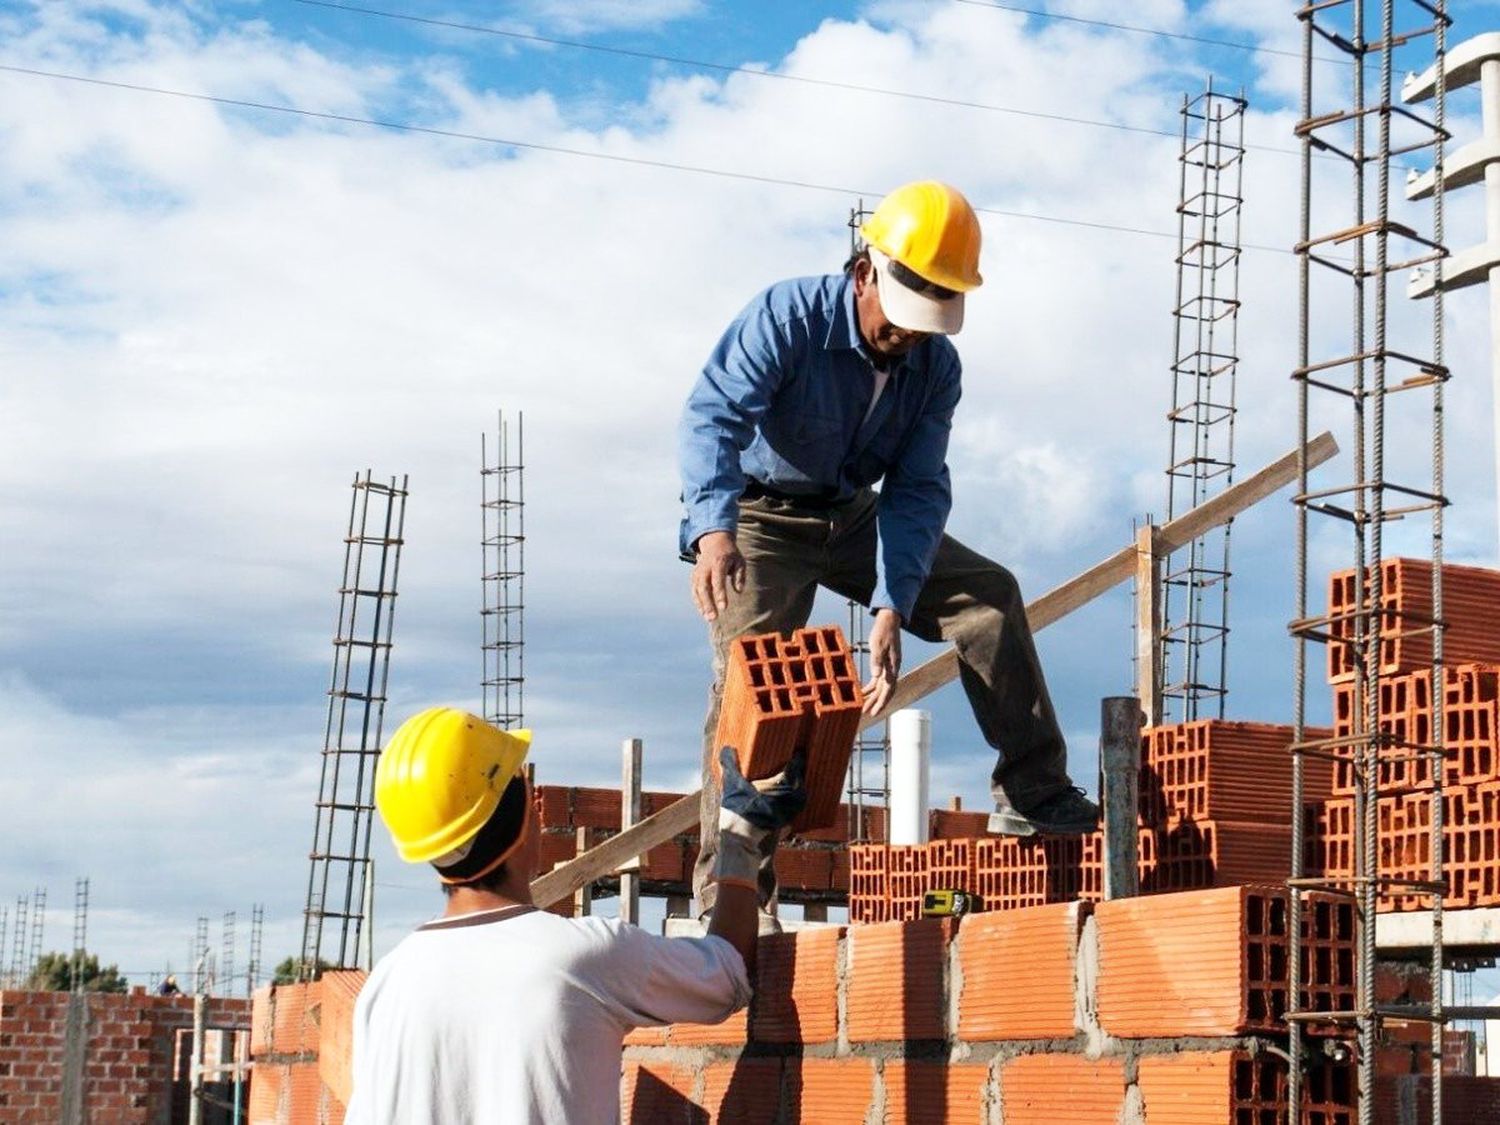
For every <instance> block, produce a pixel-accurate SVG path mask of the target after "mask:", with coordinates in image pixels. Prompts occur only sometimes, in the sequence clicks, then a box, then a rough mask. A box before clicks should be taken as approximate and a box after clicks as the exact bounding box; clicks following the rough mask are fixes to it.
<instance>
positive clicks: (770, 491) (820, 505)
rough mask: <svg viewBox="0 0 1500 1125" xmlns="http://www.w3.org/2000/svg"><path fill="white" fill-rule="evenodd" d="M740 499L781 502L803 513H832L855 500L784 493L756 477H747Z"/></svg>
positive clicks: (820, 494) (813, 494)
mask: <svg viewBox="0 0 1500 1125" xmlns="http://www.w3.org/2000/svg"><path fill="white" fill-rule="evenodd" d="M856 495H857V494H856ZM740 499H741V500H763V499H764V500H780V501H781V502H782V503H783V504H788V505H790V506H791V507H793V508H796V509H797V510H799V511H803V512H831V511H834V510H836V509H838V508H842V507H844V506H845V505H846V504H848V503H850V502H851V501H852V500H853V499H854V496H848V497H846V498H844V499H842V500H841V499H839V498H838V497H836V496H830V495H829V494H827V493H826V492H783V491H782V490H781V489H779V488H772V487H771V486H770V485H768V484H763V483H762V482H760V481H758V480H756V479H755V478H754V477H746V478H745V491H744V492H742V493H741V494H740Z"/></svg>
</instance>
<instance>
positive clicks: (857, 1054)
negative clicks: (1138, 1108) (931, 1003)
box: [625, 1035, 1277, 1082]
mask: <svg viewBox="0 0 1500 1125" xmlns="http://www.w3.org/2000/svg"><path fill="white" fill-rule="evenodd" d="M1090 1046H1091V1045H1090V1044H1088V1043H1086V1042H1085V1041H1084V1039H1083V1037H1082V1036H1074V1037H1073V1038H1071V1039H1018V1040H1010V1041H1007V1042H983V1043H978V1042H968V1041H965V1040H958V1039H918V1040H911V1039H905V1040H903V1039H893V1040H887V1041H884V1042H875V1043H861V1044H859V1045H858V1046H857V1047H853V1048H850V1047H848V1046H840V1045H839V1044H835V1043H816V1044H800V1043H758V1042H756V1043H746V1044H743V1045H739V1046H730V1045H726V1044H720V1045H717V1046H691V1047H689V1046H678V1047H673V1046H654V1045H653V1046H646V1045H638V1046H630V1047H626V1048H625V1061H626V1062H637V1063H669V1064H674V1065H678V1066H682V1067H686V1068H687V1069H690V1070H691V1069H698V1068H702V1067H707V1066H709V1065H711V1064H714V1063H732V1062H738V1061H739V1060H741V1059H777V1058H779V1059H868V1060H871V1061H876V1062H885V1061H888V1060H898V1061H907V1060H910V1061H918V1062H942V1063H956V1062H962V1063H964V1064H965V1065H973V1066H978V1065H980V1064H985V1065H989V1064H993V1063H996V1062H999V1063H1006V1062H1009V1061H1010V1060H1011V1059H1017V1058H1021V1057H1022V1056H1025V1055H1078V1056H1080V1057H1082V1058H1085V1059H1088V1060H1089V1061H1090V1062H1093V1061H1096V1060H1098V1059H1118V1060H1120V1061H1121V1062H1122V1063H1123V1064H1124V1066H1125V1075H1126V1079H1127V1081H1132V1082H1133V1081H1134V1080H1135V1064H1136V1062H1137V1060H1139V1059H1141V1058H1144V1057H1145V1056H1147V1055H1172V1054H1177V1053H1179V1052H1183V1051H1234V1050H1240V1051H1245V1052H1247V1053H1248V1054H1250V1055H1252V1056H1254V1055H1259V1054H1261V1053H1263V1052H1265V1051H1267V1050H1269V1049H1271V1048H1273V1047H1276V1046H1277V1040H1276V1039H1275V1038H1273V1037H1269V1036H1256V1035H1232V1036H1230V1035H1226V1036H1191V1037H1190V1036H1182V1037H1178V1038H1161V1039H1112V1038H1111V1039H1108V1040H1107V1042H1106V1044H1105V1049H1103V1050H1090V1049H1089V1047H1090ZM960 1051H961V1052H962V1053H960Z"/></svg>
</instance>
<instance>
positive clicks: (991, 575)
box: [973, 563, 1021, 614]
mask: <svg viewBox="0 0 1500 1125" xmlns="http://www.w3.org/2000/svg"><path fill="white" fill-rule="evenodd" d="M973 594H974V598H975V600H976V601H978V602H979V603H980V604H981V605H984V606H986V607H988V608H992V609H995V610H998V611H999V612H1000V613H1002V614H1004V613H1008V612H1009V611H1010V610H1011V609H1012V608H1014V607H1015V606H1016V605H1018V604H1020V601H1021V584H1020V583H1019V582H1017V581H1016V576H1015V575H1014V574H1012V573H1011V572H1010V571H1008V570H1006V569H1005V568H1004V567H1003V566H1001V565H1000V564H999V563H990V564H989V566H987V567H986V568H985V569H984V570H981V571H980V572H979V574H978V576H977V578H976V580H975V582H974V584H973Z"/></svg>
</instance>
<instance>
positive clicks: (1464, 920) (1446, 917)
mask: <svg viewBox="0 0 1500 1125" xmlns="http://www.w3.org/2000/svg"><path fill="white" fill-rule="evenodd" d="M1375 945H1376V948H1377V949H1379V950H1380V952H1381V953H1383V954H1389V955H1391V956H1396V957H1402V956H1415V955H1417V954H1420V953H1422V952H1424V951H1425V950H1428V949H1431V948H1432V916H1431V915H1430V914H1428V913H1427V912H1426V911H1425V910H1419V911H1412V912H1409V913H1400V914H1378V915H1376V917H1375ZM1443 949H1444V951H1450V950H1451V951H1452V952H1454V953H1471V954H1494V953H1500V907H1496V906H1484V907H1475V908H1473V909H1470V910H1445V911H1443Z"/></svg>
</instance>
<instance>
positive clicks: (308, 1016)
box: [246, 970, 365, 1125]
mask: <svg viewBox="0 0 1500 1125" xmlns="http://www.w3.org/2000/svg"><path fill="white" fill-rule="evenodd" d="M364 982H365V973H363V972H360V971H358V970H340V971H335V972H327V973H324V974H323V976H322V979H320V980H316V981H312V982H310V983H306V984H286V985H280V986H270V985H268V986H266V987H265V988H262V989H259V990H257V991H256V993H255V998H254V1010H253V1012H252V1014H251V1020H250V1053H251V1057H252V1058H253V1059H254V1062H255V1067H254V1070H253V1072H252V1075H251V1081H250V1109H249V1113H248V1115H247V1117H246V1121H247V1125H342V1122H343V1120H344V1107H345V1105H346V1104H347V1103H348V1101H349V1093H350V1086H351V1079H350V1073H351V1072H350V1064H351V1062H352V1059H351V1057H350V1056H351V1052H352V1048H353V1045H354V1042H353V1040H354V1001H355V998H356V997H358V995H359V990H360V989H361V988H362V987H364Z"/></svg>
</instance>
